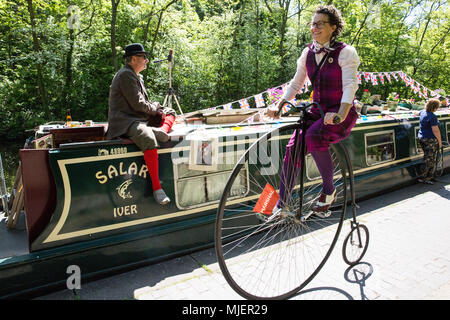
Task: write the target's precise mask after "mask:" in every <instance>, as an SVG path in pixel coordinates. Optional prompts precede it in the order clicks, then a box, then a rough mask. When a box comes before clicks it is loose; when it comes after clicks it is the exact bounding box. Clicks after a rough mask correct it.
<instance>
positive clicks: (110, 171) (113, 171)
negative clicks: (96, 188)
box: [95, 162, 148, 184]
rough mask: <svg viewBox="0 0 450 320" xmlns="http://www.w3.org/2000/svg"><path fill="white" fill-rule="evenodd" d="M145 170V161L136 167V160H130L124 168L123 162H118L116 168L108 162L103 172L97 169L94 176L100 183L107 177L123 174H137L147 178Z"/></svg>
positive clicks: (106, 179)
mask: <svg viewBox="0 0 450 320" xmlns="http://www.w3.org/2000/svg"><path fill="white" fill-rule="evenodd" d="M147 172H148V169H147V166H146V165H145V163H144V164H142V165H141V167H140V168H138V165H137V164H136V162H132V163H131V164H130V165H129V166H128V168H126V170H125V167H124V164H123V162H120V164H119V167H118V168H116V167H115V166H114V165H112V164H110V165H109V166H108V168H107V170H106V172H105V173H104V172H103V171H97V172H96V173H95V177H96V178H97V180H98V182H99V183H100V184H105V183H106V182H108V180H109V179H112V178H115V177H118V176H125V175H138V176H139V177H141V178H144V179H145V178H147Z"/></svg>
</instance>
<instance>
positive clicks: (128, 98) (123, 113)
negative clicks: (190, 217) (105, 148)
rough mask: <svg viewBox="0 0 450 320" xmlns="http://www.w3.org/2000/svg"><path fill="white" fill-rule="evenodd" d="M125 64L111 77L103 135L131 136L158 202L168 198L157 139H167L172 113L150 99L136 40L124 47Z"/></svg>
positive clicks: (143, 55) (143, 59)
mask: <svg viewBox="0 0 450 320" xmlns="http://www.w3.org/2000/svg"><path fill="white" fill-rule="evenodd" d="M123 58H124V59H125V65H124V67H122V68H121V69H120V70H119V71H118V72H117V73H116V75H115V76H114V78H113V80H112V83H111V87H110V91H109V110H108V131H107V138H108V139H114V138H118V137H125V138H129V139H131V140H132V141H133V142H134V143H135V144H136V145H137V146H138V147H139V148H140V149H141V150H142V151H143V152H144V160H145V164H146V165H147V169H148V172H149V175H150V180H151V182H152V188H153V197H154V198H155V200H156V202H157V203H159V204H167V203H169V202H170V198H169V197H168V196H167V195H166V193H165V192H164V190H163V189H162V187H161V182H160V180H159V167H158V152H157V149H156V148H157V147H159V142H167V141H168V140H169V135H168V133H169V131H170V130H171V128H172V125H173V123H174V121H175V116H176V113H175V111H174V110H172V109H170V108H162V107H161V105H160V104H159V103H158V102H150V101H149V98H148V95H147V90H146V88H145V86H144V83H143V80H142V76H141V75H140V72H141V71H143V70H145V69H146V68H147V63H148V59H147V53H146V52H145V50H144V47H143V46H142V45H141V44H140V43H133V44H130V45H128V46H126V47H125V54H124V56H123Z"/></svg>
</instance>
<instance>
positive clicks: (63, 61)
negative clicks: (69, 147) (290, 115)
mask: <svg viewBox="0 0 450 320" xmlns="http://www.w3.org/2000/svg"><path fill="white" fill-rule="evenodd" d="M113 2H114V3H117V0H115V1H113ZM29 3H31V4H32V8H33V10H32V12H30V10H29V6H28V4H29ZM321 3H322V2H321V1H318V0H290V1H288V0H284V1H281V0H223V1H218V0H177V1H175V0H121V1H120V2H119V4H118V7H117V19H116V21H115V24H112V22H113V21H112V11H113V6H112V2H111V1H107V0H71V1H68V0H51V1H39V0H20V1H12V0H3V1H1V2H0V34H1V35H2V36H1V37H0V137H9V138H13V137H15V136H19V135H21V134H22V133H23V132H24V131H25V130H27V129H30V128H33V127H34V126H36V125H39V124H42V123H45V122H48V121H56V120H63V117H64V115H65V111H66V109H68V108H70V109H71V111H72V116H73V118H74V120H85V119H93V120H95V121H106V120H107V110H108V92H109V86H110V83H111V80H112V77H113V76H114V73H115V70H114V63H113V60H114V59H115V61H118V67H119V68H120V66H121V65H122V64H123V62H122V59H121V56H122V54H123V48H124V47H125V46H126V45H127V44H129V43H131V42H141V43H143V44H144V46H145V48H146V49H147V51H149V53H150V54H149V55H150V63H149V65H148V69H147V70H146V71H145V73H144V77H145V79H146V85H147V88H148V92H149V95H150V97H151V98H152V99H153V100H156V101H159V102H162V101H163V99H164V96H165V94H166V91H167V88H168V66H167V63H165V62H163V63H158V64H156V63H152V61H153V60H157V59H163V58H165V57H166V56H167V54H168V50H169V49H173V50H174V58H175V66H174V69H173V73H172V76H173V87H174V89H175V91H176V94H177V96H178V98H179V101H180V104H181V106H182V108H183V111H184V112H188V111H193V110H198V109H202V108H209V107H214V106H218V105H221V104H224V103H227V102H231V101H236V100H238V99H241V98H244V97H249V96H252V95H254V94H257V93H260V92H263V91H265V90H266V89H268V88H272V87H275V86H278V85H280V84H282V83H285V82H287V81H289V80H290V79H291V78H292V77H293V75H294V73H295V70H296V61H297V59H298V57H299V56H300V54H301V52H302V50H303V48H304V47H305V45H306V44H307V43H308V42H310V35H309V28H308V26H307V22H308V21H310V19H311V15H312V12H313V10H314V8H315V7H316V6H317V5H318V4H321ZM333 4H334V5H335V6H337V7H338V8H339V9H341V11H342V13H343V16H344V18H345V22H346V27H345V29H344V32H343V34H342V35H341V40H342V41H344V42H346V43H348V44H351V45H353V46H354V47H355V48H356V49H357V51H358V54H359V56H360V58H361V65H360V67H359V70H361V71H399V70H403V71H405V72H406V73H407V74H408V75H410V76H411V77H413V78H414V79H415V80H417V81H419V82H420V83H422V84H424V85H425V86H427V87H428V88H430V89H437V88H442V89H443V90H445V91H446V92H449V91H450V85H449V84H450V80H449V78H448V77H447V74H446V72H445V70H448V69H449V67H450V60H449V59H448V56H449V53H450V45H449V41H448V34H449V31H450V22H449V19H448V17H449V16H450V7H449V6H448V3H447V1H445V0H397V1H391V0H361V1H350V0H336V1H333ZM74 6H75V7H74ZM69 8H72V9H73V8H75V9H77V10H78V11H72V13H70V12H69V11H70V10H69ZM31 14H33V15H34V20H33V22H34V23H32V19H31ZM68 22H74V23H75V28H71V25H70V23H68ZM76 22H79V24H78V25H77V24H76ZM33 25H34V27H33ZM72 26H73V24H72ZM112 30H114V31H115V35H114V37H112V34H111V32H112ZM112 39H113V40H114V43H115V49H116V52H117V53H116V56H115V57H114V56H113V54H114V53H113V50H112V48H111V43H112ZM365 89H367V90H369V91H370V92H372V94H382V96H388V94H389V92H391V91H395V92H397V93H399V95H400V97H402V98H412V97H414V95H413V93H412V92H411V90H410V89H409V88H407V87H406V86H405V85H404V84H402V83H401V82H398V83H395V82H394V84H393V85H392V84H391V85H384V86H383V85H378V86H372V85H371V84H367V83H365V82H364V81H363V85H361V86H360V89H359V91H358V92H357V96H359V97H361V95H362V93H363V92H364V90H365ZM306 95H308V94H306ZM306 95H305V98H307V97H306ZM416 98H417V97H416ZM249 102H250V103H252V101H249Z"/></svg>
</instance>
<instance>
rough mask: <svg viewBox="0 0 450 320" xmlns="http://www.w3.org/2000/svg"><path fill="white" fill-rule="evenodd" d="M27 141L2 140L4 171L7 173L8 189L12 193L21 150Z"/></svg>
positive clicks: (1, 151)
mask: <svg viewBox="0 0 450 320" xmlns="http://www.w3.org/2000/svg"><path fill="white" fill-rule="evenodd" d="M24 144H25V139H24V140H23V141H10V140H6V141H5V140H0V155H1V158H2V163H3V170H4V173H5V180H6V189H7V190H8V192H11V189H12V187H13V184H14V178H15V176H16V171H17V168H18V167H19V161H20V158H19V150H20V149H21V148H23V146H24Z"/></svg>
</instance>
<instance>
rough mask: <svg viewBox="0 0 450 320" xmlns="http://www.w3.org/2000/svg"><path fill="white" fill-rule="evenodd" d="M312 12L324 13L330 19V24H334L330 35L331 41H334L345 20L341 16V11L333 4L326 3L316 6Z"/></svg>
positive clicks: (342, 28)
mask: <svg viewBox="0 0 450 320" xmlns="http://www.w3.org/2000/svg"><path fill="white" fill-rule="evenodd" d="M314 14H326V15H327V16H328V19H329V20H330V25H332V26H336V30H334V32H333V34H332V35H331V42H333V41H335V40H336V39H337V37H339V35H340V34H341V32H342V30H344V25H345V22H344V19H343V18H342V15H341V12H340V11H339V10H338V9H337V8H336V7H335V6H333V5H328V6H318V7H317V8H316V10H315V11H314Z"/></svg>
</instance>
